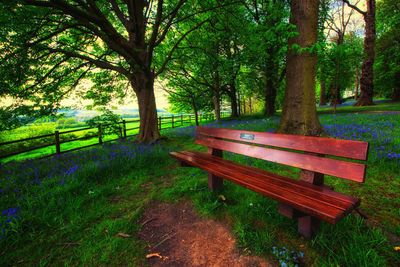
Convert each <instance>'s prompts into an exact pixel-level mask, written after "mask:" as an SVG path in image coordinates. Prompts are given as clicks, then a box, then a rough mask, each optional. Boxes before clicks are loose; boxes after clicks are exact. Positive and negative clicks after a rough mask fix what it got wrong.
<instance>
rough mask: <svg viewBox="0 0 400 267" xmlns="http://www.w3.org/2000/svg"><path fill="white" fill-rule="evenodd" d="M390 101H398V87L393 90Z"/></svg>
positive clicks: (399, 89) (399, 98)
mask: <svg viewBox="0 0 400 267" xmlns="http://www.w3.org/2000/svg"><path fill="white" fill-rule="evenodd" d="M392 101H400V87H397V88H394V89H393V92H392Z"/></svg>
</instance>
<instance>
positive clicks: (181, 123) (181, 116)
mask: <svg viewBox="0 0 400 267" xmlns="http://www.w3.org/2000/svg"><path fill="white" fill-rule="evenodd" d="M181 126H183V115H182V114H181Z"/></svg>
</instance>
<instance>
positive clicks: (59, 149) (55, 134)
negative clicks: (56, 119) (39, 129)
mask: <svg viewBox="0 0 400 267" xmlns="http://www.w3.org/2000/svg"><path fill="white" fill-rule="evenodd" d="M54 137H55V139H56V153H57V154H58V155H60V154H61V147H60V132H59V131H55V133H54Z"/></svg>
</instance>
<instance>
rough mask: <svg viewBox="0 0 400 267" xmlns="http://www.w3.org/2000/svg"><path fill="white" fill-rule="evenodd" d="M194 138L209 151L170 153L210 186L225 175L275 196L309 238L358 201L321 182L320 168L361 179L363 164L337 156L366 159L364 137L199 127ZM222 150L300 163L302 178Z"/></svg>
mask: <svg viewBox="0 0 400 267" xmlns="http://www.w3.org/2000/svg"><path fill="white" fill-rule="evenodd" d="M195 143H196V144H200V145H204V146H207V147H208V153H202V152H198V151H181V152H170V156H172V157H174V158H176V159H177V160H178V161H179V162H180V163H181V166H193V167H198V168H200V169H203V170H205V171H206V172H208V173H209V175H208V187H209V189H210V190H215V189H218V188H221V187H222V185H223V179H225V180H228V181H231V182H233V183H236V184H238V185H240V186H243V187H245V188H248V189H250V190H253V191H255V192H257V193H260V194H262V195H264V196H266V197H268V198H271V199H274V200H277V201H278V212H279V213H280V214H282V215H284V216H286V217H289V218H292V219H298V232H299V233H300V234H301V235H303V236H305V237H307V238H311V237H312V236H313V235H314V234H315V233H316V231H317V230H318V228H319V225H320V220H323V221H326V222H329V223H331V224H336V223H337V222H339V221H340V220H341V219H342V218H343V217H344V216H345V215H347V214H349V213H350V212H351V211H352V210H353V209H354V208H356V207H357V206H359V205H360V201H361V200H360V198H357V197H353V196H349V195H345V194H342V193H339V192H335V191H333V188H330V187H328V186H326V185H324V174H327V175H332V176H336V177H340V178H343V179H349V180H352V181H356V182H361V183H362V182H364V179H365V168H366V165H365V164H362V163H358V162H352V161H344V160H343V159H337V157H341V158H348V159H356V160H362V161H365V160H366V159H367V155H368V143H367V142H360V141H349V140H339V139H331V138H320V137H308V136H296V135H286V134H274V133H264V132H253V131H241V130H232V129H222V128H213V127H197V129H196V138H195ZM223 151H228V152H232V153H237V154H242V155H245V156H249V157H253V158H258V159H263V160H267V161H271V162H275V163H280V164H284V165H288V166H293V167H297V168H300V169H301V174H300V180H295V179H291V178H288V177H284V176H281V175H277V174H274V173H270V172H267V171H263V170H260V169H256V168H254V167H251V166H247V165H243V164H239V163H236V162H233V161H230V160H227V159H224V158H223V157H222V156H223ZM326 155H329V156H334V157H335V158H331V157H325V156H326Z"/></svg>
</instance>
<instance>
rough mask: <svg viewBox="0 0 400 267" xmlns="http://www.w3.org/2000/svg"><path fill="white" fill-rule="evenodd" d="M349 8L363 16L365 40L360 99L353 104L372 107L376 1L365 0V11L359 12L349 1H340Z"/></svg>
mask: <svg viewBox="0 0 400 267" xmlns="http://www.w3.org/2000/svg"><path fill="white" fill-rule="evenodd" d="M342 1H343V2H344V3H346V4H347V5H348V6H349V7H351V8H353V9H354V10H356V11H357V12H358V13H360V14H361V15H363V16H364V21H365V38H364V53H365V58H364V60H363V63H362V66H361V79H360V92H361V93H360V98H359V99H358V101H357V102H356V103H355V105H356V106H367V105H373V104H374V102H373V101H372V97H373V95H374V60H375V39H376V33H375V32H376V30H375V10H376V1H375V0H366V2H367V11H362V10H360V9H359V8H358V7H357V6H355V5H353V4H351V3H350V1H349V0H342Z"/></svg>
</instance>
